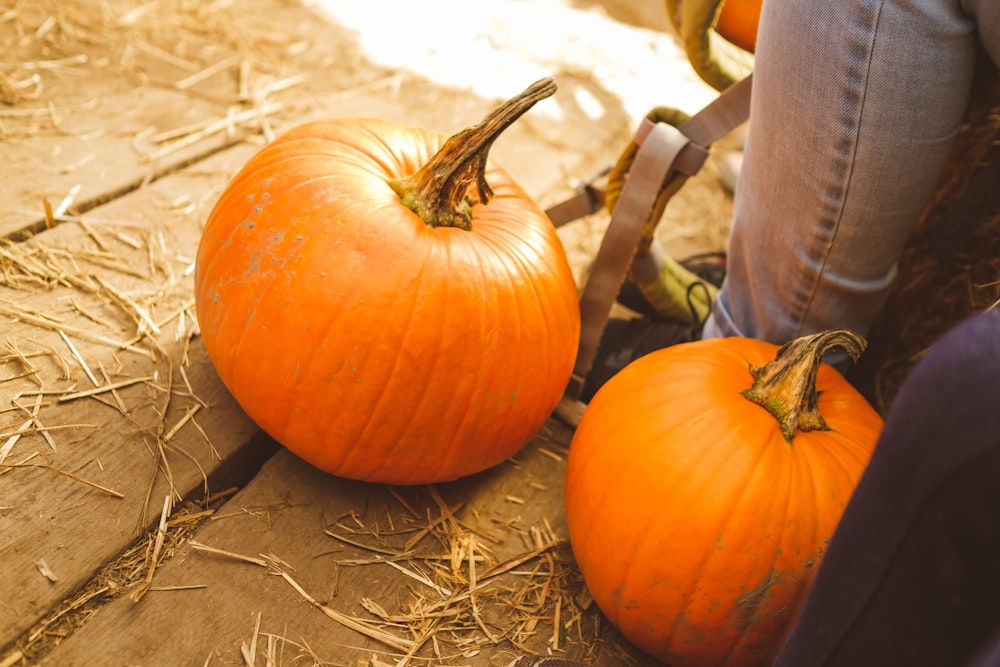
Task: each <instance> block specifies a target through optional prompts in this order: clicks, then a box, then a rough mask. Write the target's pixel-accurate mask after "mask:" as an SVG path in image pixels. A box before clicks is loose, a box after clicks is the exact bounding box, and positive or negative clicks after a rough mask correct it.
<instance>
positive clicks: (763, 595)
mask: <svg viewBox="0 0 1000 667" xmlns="http://www.w3.org/2000/svg"><path fill="white" fill-rule="evenodd" d="M784 579H785V576H784V575H783V574H782V573H781V572H775V571H774V568H771V571H770V572H768V573H767V576H766V577H765V578H764V581H763V583H761V584H760V586H758V587H757V588H755V589H753V590H752V591H749V592H747V593H744V594H743V595H741V596H740V597H738V598H736V600H735V602H736V607H737V617H736V619H735V621H734V626H735V627H736V628H738V629H739V630H741V631H746V630H748V629H750V628H752V627H753V626H754V625H756V624H757V623H758V622H760V620H761V617H760V613H759V612H760V610H761V609H764V610H766V613H767V615H769V616H774V615H777V614H780V613H783V612H784V609H785V608H784V607H780V608H777V609H775V608H772V607H771V606H770V605H769V604H768V603H767V602H768V597H769V596H770V593H771V588H773V587H774V586H776V585H778V584H780V583H782V582H783V581H784Z"/></svg>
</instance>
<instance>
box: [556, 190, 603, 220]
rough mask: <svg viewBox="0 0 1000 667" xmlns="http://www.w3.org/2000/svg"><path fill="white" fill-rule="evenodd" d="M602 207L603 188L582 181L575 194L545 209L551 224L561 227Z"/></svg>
mask: <svg viewBox="0 0 1000 667" xmlns="http://www.w3.org/2000/svg"><path fill="white" fill-rule="evenodd" d="M602 208H604V190H602V189H600V188H598V187H597V186H595V185H594V184H593V183H584V184H583V185H581V186H580V187H579V188H577V191H576V194H574V195H573V196H572V197H570V198H569V199H566V200H564V201H561V202H559V203H558V204H556V205H555V206H552V207H551V208H548V209H546V210H545V214H546V215H547V216H549V219H550V220H551V221H552V224H553V225H555V226H556V227H562V226H563V225H565V224H566V223H567V222H573V221H574V220H579V219H580V218H584V217H586V216H588V215H593V214H594V213H597V212H598V211H600V210H601V209H602Z"/></svg>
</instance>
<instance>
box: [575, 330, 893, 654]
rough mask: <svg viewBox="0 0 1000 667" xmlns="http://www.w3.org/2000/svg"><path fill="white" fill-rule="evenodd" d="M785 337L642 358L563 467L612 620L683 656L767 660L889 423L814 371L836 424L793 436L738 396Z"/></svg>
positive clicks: (614, 382) (596, 409)
mask: <svg viewBox="0 0 1000 667" xmlns="http://www.w3.org/2000/svg"><path fill="white" fill-rule="evenodd" d="M777 349H778V348H777V346H775V345H771V344H769V343H765V342H762V341H757V340H751V339H744V338H726V339H709V340H703V341H699V342H695V343H688V344H683V345H676V346H673V347H670V348H666V349H664V350H660V351H657V352H653V353H652V354H649V355H647V356H645V357H641V358H639V359H638V360H636V361H634V362H633V363H632V364H630V365H629V366H627V367H626V368H625V369H623V370H622V371H621V372H620V373H619V374H617V375H616V376H614V377H613V378H611V380H609V381H608V382H607V383H606V384H605V385H604V386H603V387H602V388H601V389H600V390H599V391H598V392H597V394H596V395H595V396H594V398H593V400H592V401H591V403H590V405H589V407H588V408H587V410H586V411H585V412H584V415H583V418H582V420H581V422H580V424H579V426H578V428H577V431H576V433H575V435H574V438H573V441H572V444H571V447H570V454H569V458H568V462H567V473H566V488H565V502H566V517H567V522H568V527H569V535H570V541H571V544H572V547H573V552H574V555H575V557H576V560H577V562H578V564H579V567H580V570H581V573H582V575H583V577H584V580H585V581H586V583H587V586H588V588H589V589H590V592H591V594H592V595H593V598H594V600H595V601H596V602H597V604H598V605H599V606H600V608H601V609H602V611H603V612H604V613H605V615H606V616H607V617H608V618H609V619H610V620H611V622H612V623H613V624H614V625H616V626H617V627H618V628H619V629H620V630H621V631H622V633H623V634H624V635H625V636H626V637H627V638H628V639H629V640H630V641H632V642H633V643H635V644H636V645H637V646H639V647H640V648H642V649H643V650H645V651H646V652H648V653H650V654H651V655H653V656H655V657H656V658H658V659H660V660H662V661H664V662H667V663H668V664H670V665H671V666H672V667H708V666H717V665H726V666H732V667H735V666H750V665H767V664H770V661H771V659H772V658H773V657H774V655H775V654H776V653H777V651H778V649H779V648H780V645H781V641H782V639H783V637H784V635H785V633H786V632H787V631H788V629H789V628H790V626H791V624H792V621H793V620H794V618H795V615H796V613H797V611H798V608H799V606H800V604H801V603H802V601H803V600H804V598H805V595H806V592H807V590H808V587H809V584H810V583H811V581H812V577H813V573H814V571H815V569H816V567H817V566H818V565H819V562H820V560H821V557H822V555H823V553H824V549H825V546H826V543H827V541H828V539H829V538H830V536H831V535H832V534H833V531H834V528H835V526H836V525H837V523H838V521H839V519H840V515H841V513H842V512H843V509H844V506H845V505H846V503H847V501H848V499H849V498H850V496H851V493H852V492H853V490H854V487H855V485H856V484H857V481H858V479H859V478H860V475H861V472H862V470H863V469H864V467H865V465H866V464H867V461H868V459H869V457H870V455H871V451H872V449H873V448H874V445H875V442H876V439H877V437H878V434H879V432H880V430H881V425H882V420H881V417H880V416H879V415H878V414H877V413H876V412H875V411H874V410H873V409H872V408H871V407H870V406H869V405H868V403H867V402H866V401H865V400H864V399H863V398H862V397H861V396H860V394H858V393H857V392H856V391H855V390H854V389H853V387H851V386H850V385H849V384H848V383H847V381H846V380H845V379H844V378H843V376H841V375H840V374H839V373H838V372H837V371H836V370H835V369H833V368H832V367H830V366H827V365H823V366H821V367H820V368H819V370H818V373H817V379H816V387H817V390H818V392H819V398H818V408H819V412H820V413H821V414H822V416H823V417H824V418H825V420H826V423H827V425H828V426H829V427H830V429H831V430H829V431H819V430H817V431H809V432H802V431H799V432H798V433H796V434H795V436H794V439H793V440H792V442H791V444H789V443H788V442H787V441H786V440H785V438H784V437H783V435H782V433H781V431H780V429H779V426H778V423H777V421H776V420H775V418H774V417H773V416H772V415H771V414H770V413H769V412H768V411H767V410H765V409H764V408H763V407H761V406H759V405H757V404H756V403H752V402H750V401H748V400H746V399H744V398H743V396H741V392H742V391H743V390H745V389H747V388H748V387H749V386H750V385H751V384H752V383H753V378H752V377H751V374H750V371H749V370H748V367H749V366H750V365H754V366H759V365H762V364H764V363H766V362H768V361H770V360H771V359H772V358H773V357H774V356H775V352H776V350H777Z"/></svg>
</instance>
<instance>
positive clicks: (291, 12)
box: [0, 0, 386, 237]
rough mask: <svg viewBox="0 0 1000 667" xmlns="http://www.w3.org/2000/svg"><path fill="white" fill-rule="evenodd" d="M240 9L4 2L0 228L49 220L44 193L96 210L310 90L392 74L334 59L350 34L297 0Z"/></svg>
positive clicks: (312, 95) (260, 127)
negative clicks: (341, 63) (9, 4)
mask: <svg viewBox="0 0 1000 667" xmlns="http://www.w3.org/2000/svg"><path fill="white" fill-rule="evenodd" d="M247 9H248V8H247V7H246V3H241V5H240V6H236V5H235V4H227V3H217V4H216V5H214V6H213V7H212V8H211V9H210V10H207V9H206V8H205V7H204V6H202V5H200V4H199V3H186V4H185V3H139V4H138V5H137V4H136V3H133V2H124V1H122V0H110V1H109V2H102V3H101V4H100V5H99V6H95V5H93V3H91V2H89V1H85V0H69V1H65V0H62V1H60V2H58V3H57V2H54V1H53V0H41V1H39V2H35V3H20V4H19V5H18V6H17V7H15V8H12V9H11V10H10V11H8V12H5V13H4V16H3V20H2V21H0V51H2V52H3V61H4V62H3V64H4V67H3V72H4V75H5V76H6V77H7V78H6V79H5V81H9V82H15V83H17V84H19V85H17V86H15V85H13V84H11V85H8V86H5V87H4V88H3V89H2V90H3V92H4V97H3V98H2V99H0V102H4V103H6V104H4V105H2V106H0V141H2V142H3V143H2V153H3V158H4V159H3V161H2V164H0V175H2V176H3V177H2V178H0V201H3V202H5V205H4V207H3V208H2V209H0V237H11V236H16V235H18V234H23V232H24V231H31V232H38V231H40V230H41V229H44V223H45V219H46V218H45V211H44V205H43V202H44V201H47V202H48V203H49V205H50V206H51V207H52V209H54V211H55V212H56V213H59V212H60V207H61V206H63V207H65V208H66V210H68V211H77V212H84V211H87V210H90V209H91V208H93V207H95V206H97V205H99V204H101V203H103V202H105V201H108V200H109V199H111V198H113V197H115V196H119V195H121V194H123V193H125V192H128V191H130V190H132V189H135V188H137V187H139V186H140V185H142V184H143V183H149V182H151V181H152V180H155V179H156V178H159V177H161V176H163V175H165V174H168V173H170V172H172V171H173V170H175V169H177V168H178V167H180V166H182V165H185V164H188V163H190V162H193V161H197V160H198V159H200V158H202V157H204V156H206V155H208V154H211V153H212V152H214V151H216V150H219V149H220V148H222V147H225V146H229V145H232V144H234V143H236V142H239V141H240V140H241V139H242V138H243V137H245V136H247V135H253V134H257V135H264V136H266V135H267V132H266V131H269V130H270V126H271V125H272V124H275V125H276V124H280V123H281V121H282V120H286V119H289V118H297V117H301V116H302V115H303V114H305V113H308V110H309V109H310V108H311V107H312V105H313V104H315V101H316V96H317V95H322V94H329V93H331V92H334V91H343V90H345V89H348V88H350V89H355V88H358V87H359V85H362V84H366V83H367V82H370V81H372V80H374V81H376V82H378V81H380V80H382V79H384V78H385V76H386V75H385V73H384V72H381V71H380V70H379V69H378V68H375V67H372V66H370V65H366V64H365V63H363V62H356V63H355V66H354V67H351V68H331V67H329V63H330V62H332V61H337V60H342V59H343V58H344V56H345V54H348V53H350V52H351V51H352V46H351V41H350V37H349V35H347V34H345V33H344V32H343V31H338V30H330V28H329V26H327V25H325V24H324V23H322V22H321V21H318V20H316V19H314V18H311V17H310V16H309V15H308V14H307V13H305V12H304V11H303V9H302V7H300V6H298V5H297V4H295V3H282V2H276V1H274V0H261V1H259V2H255V3H253V8H252V9H255V10H256V11H247ZM355 60H356V58H355ZM8 92H9V93H10V95H9V98H8ZM8 104H9V105H10V106H9V107H8V106H7V105H8Z"/></svg>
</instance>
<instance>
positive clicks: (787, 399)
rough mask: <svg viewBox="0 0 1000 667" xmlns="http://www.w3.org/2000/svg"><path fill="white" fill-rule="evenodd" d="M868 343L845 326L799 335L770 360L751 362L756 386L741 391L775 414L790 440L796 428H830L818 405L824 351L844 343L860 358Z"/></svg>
mask: <svg viewBox="0 0 1000 667" xmlns="http://www.w3.org/2000/svg"><path fill="white" fill-rule="evenodd" d="M867 345H868V343H867V342H866V341H865V339H864V338H862V337H861V336H859V335H858V334H856V333H854V332H853V331H847V330H846V329H833V330H830V331H821V332H820V333H816V334H812V335H811V336H803V337H801V338H796V339H795V340H792V341H789V342H787V343H785V344H784V345H782V346H781V348H779V349H778V352H777V354H776V355H775V357H774V359H772V360H771V361H770V362H768V363H766V364H764V365H763V366H752V365H751V366H750V374H751V375H752V376H753V380H754V382H753V386H752V387H750V388H749V389H746V390H745V391H743V392H742V395H743V397H744V398H746V399H747V400H749V401H751V402H753V403H756V404H757V405H760V406H762V407H763V408H764V409H765V410H767V411H768V412H770V413H771V414H772V415H774V417H775V419H777V420H778V424H779V425H780V426H781V434H782V435H784V436H785V441H786V442H788V443H789V444H791V442H792V438H794V437H795V432H796V431H817V430H819V431H828V430H830V429H829V427H828V426H827V425H826V422H825V421H824V420H823V415H821V414H820V413H819V408H818V407H817V400H818V394H817V392H816V376H817V374H818V373H819V367H820V364H822V362H823V355H824V354H826V353H827V352H829V351H830V350H832V349H833V348H835V347H842V348H844V349H845V350H846V351H847V353H848V354H849V355H850V356H851V359H852V360H854V361H857V360H858V357H859V356H861V353H862V352H863V351H864V349H865V347H866V346H867Z"/></svg>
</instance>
